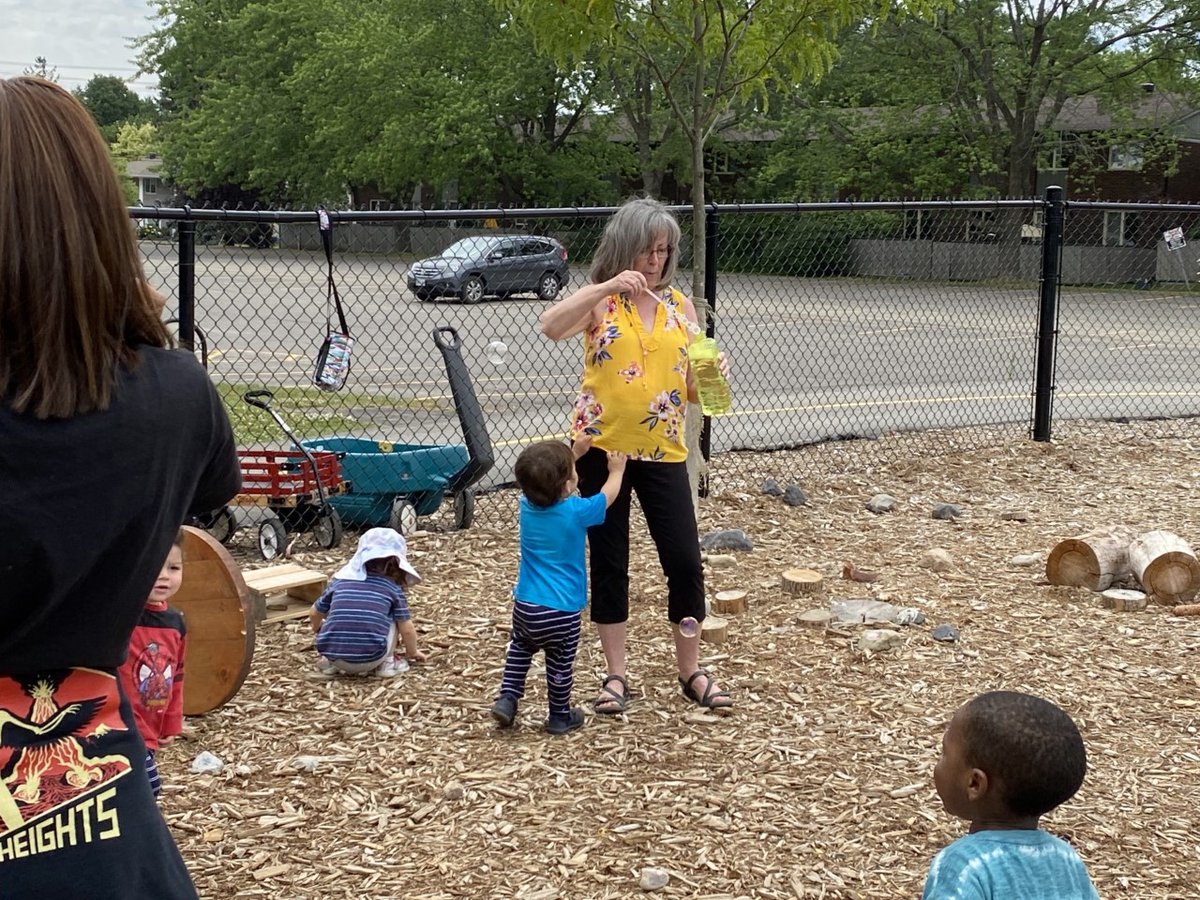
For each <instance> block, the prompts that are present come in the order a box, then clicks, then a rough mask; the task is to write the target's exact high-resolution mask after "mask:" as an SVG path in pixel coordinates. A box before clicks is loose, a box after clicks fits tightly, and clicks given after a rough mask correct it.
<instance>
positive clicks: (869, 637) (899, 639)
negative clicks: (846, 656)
mask: <svg viewBox="0 0 1200 900" xmlns="http://www.w3.org/2000/svg"><path fill="white" fill-rule="evenodd" d="M902 646H904V635H902V634H901V633H900V632H898V631H891V630H889V629H887V628H868V629H867V630H866V631H864V632H863V633H862V634H860V635H859V636H858V649H859V650H861V651H862V652H863V653H881V652H883V651H884V650H891V649H893V648H895V647H902Z"/></svg>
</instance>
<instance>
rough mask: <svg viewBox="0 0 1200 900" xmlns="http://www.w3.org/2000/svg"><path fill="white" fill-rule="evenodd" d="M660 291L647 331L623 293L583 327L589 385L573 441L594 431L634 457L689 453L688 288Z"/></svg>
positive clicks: (605, 444)
mask: <svg viewBox="0 0 1200 900" xmlns="http://www.w3.org/2000/svg"><path fill="white" fill-rule="evenodd" d="M660 297H661V299H662V302H661V303H659V304H658V308H657V309H656V310H655V313H654V327H653V328H652V329H651V331H650V333H649V334H647V333H646V329H645V326H644V325H643V323H642V317H641V316H640V315H639V314H638V311H637V307H636V306H635V305H634V304H633V303H632V302H631V301H629V300H627V299H625V298H624V297H622V296H620V295H617V294H614V295H612V296H610V297H608V298H607V299H606V300H605V307H604V316H603V318H602V319H601V321H600V323H599V324H598V325H594V326H592V327H590V328H588V330H587V331H585V332H584V336H583V338H584V340H583V386H582V388H581V389H580V392H579V398H578V399H577V400H576V401H575V419H574V422H573V423H572V426H571V438H572V439H574V438H577V437H579V436H580V435H584V434H590V435H592V438H593V442H592V445H593V446H595V447H598V448H600V449H601V450H620V451H623V452H625V453H628V454H629V457H630V458H631V459H641V460H654V461H657V462H683V461H684V460H686V459H687V446H686V445H685V443H684V436H683V419H684V413H685V411H686V407H687V346H688V343H689V342H690V340H691V333H690V332H689V330H688V321H689V320H688V317H687V313H686V312H685V309H684V299H685V298H684V296H683V294H681V293H680V292H679V291H677V290H675V289H674V288H667V289H665V290H664V291H662V293H661V294H660Z"/></svg>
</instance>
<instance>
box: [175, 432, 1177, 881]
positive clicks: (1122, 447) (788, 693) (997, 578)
mask: <svg viewBox="0 0 1200 900" xmlns="http://www.w3.org/2000/svg"><path fill="white" fill-rule="evenodd" d="M947 442H948V443H950V444H953V436H952V435H951V436H950V437H949V438H948V439H947ZM906 444H907V445H908V447H907V448H906ZM978 444H979V441H978V436H977V435H976V436H974V437H972V438H971V439H970V440H969V441H966V442H964V444H963V447H964V449H963V450H961V451H960V452H954V451H953V450H952V449H951V450H948V451H947V452H946V453H945V454H943V455H939V456H936V457H928V456H923V455H922V454H921V453H920V452H919V449H918V446H919V445H918V444H917V443H916V442H915V438H912V437H906V436H902V435H901V436H890V437H885V438H882V439H881V440H880V441H878V442H866V441H864V442H853V443H847V444H840V445H823V446H821V447H813V448H807V449H800V450H795V451H787V452H786V453H775V454H761V469H762V472H763V473H764V475H770V474H771V472H772V471H773V467H774V466H777V465H778V466H781V468H780V469H778V471H813V470H814V469H815V470H821V469H822V466H823V460H824V459H825V458H824V457H822V456H821V454H826V455H829V456H828V457H827V458H828V460H829V462H830V465H829V466H828V467H827V468H826V471H828V472H829V473H830V474H829V475H828V476H827V477H823V478H813V479H811V480H809V481H806V482H805V483H803V484H801V485H800V486H801V487H802V488H803V490H804V492H805V494H806V495H807V498H808V504H807V505H806V506H801V507H790V506H787V505H785V504H784V503H782V501H781V500H780V498H778V497H773V496H767V495H764V494H763V493H761V491H760V487H761V482H759V483H749V482H747V481H745V479H742V480H740V481H739V479H737V478H733V477H722V474H721V470H720V463H719V461H718V463H717V468H716V469H715V471H714V473H713V486H714V489H713V493H712V495H711V496H709V497H708V498H707V499H705V500H703V501H702V503H701V534H706V533H708V532H710V531H713V530H716V529H719V528H742V529H744V530H745V531H746V533H747V535H748V536H749V537H750V538H751V539H752V540H753V542H754V545H755V549H754V550H753V551H750V552H735V553H733V554H732V555H734V556H735V558H736V565H733V566H730V567H723V568H719V569H712V570H710V571H709V572H708V575H707V578H708V584H707V586H708V591H709V595H710V597H711V596H713V595H714V594H715V593H716V592H717V591H722V590H732V589H741V590H745V591H747V599H748V609H747V611H746V612H744V613H742V614H740V615H736V616H730V617H729V636H728V639H727V641H726V642H725V644H723V645H721V646H708V645H706V647H705V650H704V659H703V662H704V665H706V666H708V667H709V668H710V669H711V670H712V671H713V672H714V673H715V675H716V676H717V678H718V679H719V680H720V683H721V685H722V686H723V687H725V688H728V689H729V690H730V691H731V692H732V693H733V694H734V697H735V699H736V703H737V707H736V711H735V712H734V713H733V714H732V715H730V716H727V717H723V718H722V717H717V716H713V715H709V714H705V713H702V712H701V711H700V710H699V709H698V708H697V707H695V706H693V705H691V704H689V703H688V702H687V701H686V700H685V699H684V697H683V696H682V694H681V692H680V689H679V685H678V682H677V680H676V672H675V671H674V665H673V658H672V654H671V650H670V645H669V633H668V631H667V626H666V619H665V606H666V593H665V586H664V585H663V583H662V576H661V572H660V570H659V568H658V565H657V560H656V558H655V556H654V552H653V549H652V547H651V545H650V543H649V541H648V539H646V538H645V537H644V528H643V527H641V526H640V525H639V524H637V523H635V525H634V532H635V534H636V535H639V537H638V538H637V539H636V540H635V542H634V559H633V563H632V565H631V584H632V589H633V593H634V600H633V606H634V609H633V613H632V617H631V620H630V641H629V660H630V684H631V686H632V687H633V689H634V692H635V694H634V700H633V702H632V703H631V705H630V707H629V710H628V712H627V714H626V715H625V716H623V717H617V718H606V717H600V716H593V715H592V714H591V709H590V703H591V701H592V699H593V698H594V697H595V695H596V689H597V688H598V686H599V683H600V678H601V677H602V675H603V668H604V663H603V657H602V655H601V654H600V651H599V645H598V643H597V641H596V640H595V633H594V630H593V629H592V628H591V626H590V625H587V624H586V623H585V640H584V643H583V646H582V647H581V650H580V654H579V659H578V661H577V665H576V686H575V697H576V701H577V702H580V703H583V704H585V707H586V709H587V712H588V717H587V722H586V725H585V727H584V728H583V729H581V730H579V731H576V732H574V733H573V734H570V735H567V736H565V737H552V736H550V735H547V734H545V733H543V732H542V731H541V728H540V726H541V723H542V721H543V719H544V718H545V715H546V710H545V696H546V695H545V684H544V680H543V678H542V676H543V671H544V670H543V669H542V668H541V667H540V665H539V664H537V663H535V668H534V670H533V672H531V675H530V680H529V685H528V690H527V694H526V697H525V699H524V701H523V703H522V705H521V709H520V712H519V717H518V723H519V724H518V727H516V728H514V729H512V730H510V731H498V730H497V729H496V727H495V725H494V724H493V722H492V720H491V719H490V717H489V716H488V708H489V706H490V704H491V701H492V699H493V698H494V696H495V691H496V689H497V686H498V684H499V680H500V672H501V668H502V664H503V660H504V647H505V641H506V638H507V628H508V621H509V614H510V601H509V599H508V595H509V590H510V587H511V584H512V581H513V578H514V575H515V569H516V553H517V550H516V547H517V545H516V537H515V528H511V527H488V526H487V525H486V524H477V525H474V526H472V527H471V528H470V529H468V530H466V531H463V532H452V531H427V532H425V533H420V534H417V535H414V536H413V537H412V538H411V541H410V546H411V548H412V551H413V555H412V559H413V562H414V564H415V565H416V567H417V568H418V570H419V571H420V573H421V575H422V576H423V578H424V581H423V582H422V583H421V584H420V585H419V586H418V587H417V588H416V589H415V590H414V591H413V592H412V595H411V598H410V599H411V602H412V606H413V609H414V613H415V619H416V621H417V623H418V626H419V630H420V635H421V642H422V644H423V646H424V648H425V649H427V650H428V651H430V653H431V659H430V661H429V663H428V664H427V665H425V666H422V667H419V668H414V669H413V670H412V671H409V672H407V673H405V674H403V675H401V676H399V677H397V678H395V679H393V680H381V679H376V678H370V677H367V678H339V679H336V680H331V681H322V680H315V679H314V678H313V673H314V672H315V667H314V663H315V659H316V654H315V651H314V650H313V640H312V635H311V633H310V632H309V629H308V625H307V623H306V622H304V621H303V620H299V621H291V622H287V623H272V624H265V625H262V626H260V627H259V629H258V633H257V647H256V651H255V656H254V665H253V668H252V671H251V674H250V677H249V679H248V680H247V681H246V683H245V685H244V686H243V687H242V689H241V690H240V692H239V693H238V695H237V696H236V697H235V698H234V699H233V701H231V702H230V703H229V704H227V705H226V706H224V707H222V708H221V709H219V710H216V711H214V712H212V713H209V714H208V715H206V716H202V717H196V718H193V719H190V720H189V721H188V733H187V734H186V736H185V737H184V738H183V739H182V740H180V741H178V742H177V743H175V744H174V745H172V746H170V747H168V748H165V749H164V750H163V751H162V753H161V754H160V759H159V767H160V769H161V771H162V775H163V780H164V784H165V796H164V801H163V811H164V813H165V815H166V817H167V820H168V822H169V824H170V826H171V829H172V832H173V833H174V835H175V837H176V839H177V840H178V842H179V844H180V846H181V848H182V851H183V854H184V857H185V859H186V861H187V864H188V867H189V869H190V870H191V872H192V874H193V876H194V878H195V880H196V883H197V886H198V888H199V891H200V894H201V896H202V897H206V898H219V900H224V898H237V897H272V898H276V897H279V898H287V900H301V898H322V900H333V898H354V900H365V898H371V900H375V898H379V900H384V898H396V900H398V898H407V900H422V898H424V900H448V898H521V900H551V898H564V900H565V898H618V897H621V898H626V897H636V896H640V895H642V894H643V893H645V892H644V891H643V889H642V888H641V887H639V880H640V878H641V875H642V872H643V870H645V869H647V868H654V869H662V870H665V871H666V872H667V873H668V875H669V879H668V882H667V884H666V886H665V887H663V888H662V889H660V890H658V891H657V892H656V893H657V894H658V895H661V896H664V897H696V898H709V900H716V898H831V900H832V898H913V897H916V896H919V894H920V891H921V887H922V884H923V881H924V877H925V874H926V872H927V870H928V867H929V862H930V860H931V859H932V857H933V855H934V854H935V853H936V852H937V850H938V849H940V848H941V847H942V846H944V845H945V844H947V843H949V842H950V841H952V840H953V839H955V838H956V837H959V836H961V835H962V834H963V833H965V829H966V825H965V823H963V822H961V821H957V820H955V819H952V818H951V817H950V816H948V815H947V814H946V813H945V812H944V811H943V810H942V808H941V804H940V802H939V801H938V799H937V796H936V794H935V792H934V788H933V781H932V770H933V765H934V762H935V760H936V759H937V754H938V750H939V745H940V741H941V736H942V731H943V729H944V727H945V724H946V722H947V720H948V719H949V717H950V715H951V714H952V713H953V711H954V709H955V708H956V707H957V706H958V705H960V704H961V703H963V702H964V701H966V700H967V699H969V698H970V697H971V696H973V695H975V694H976V693H979V692H982V691H986V690H991V689H997V688H1007V689H1014V690H1023V691H1029V692H1032V693H1036V694H1040V695H1042V696H1045V697H1047V698H1049V699H1051V700H1053V701H1055V702H1056V703H1058V704H1060V705H1061V706H1063V707H1064V708H1065V709H1066V710H1067V711H1068V712H1069V713H1071V715H1072V716H1073V717H1074V718H1075V720H1076V721H1077V722H1078V724H1079V726H1080V728H1081V730H1082V731H1083V734H1084V738H1085V740H1086V742H1087V747H1088V753H1089V763H1090V769H1089V772H1088V776H1087V780H1086V781H1085V783H1084V786H1083V788H1082V790H1081V791H1080V793H1079V794H1078V795H1077V796H1076V797H1075V798H1074V799H1072V800H1070V801H1069V802H1068V803H1066V804H1065V805H1064V806H1063V807H1061V808H1060V809H1058V810H1056V811H1055V812H1053V813H1051V814H1050V815H1049V816H1048V817H1047V818H1046V819H1045V820H1043V825H1044V827H1046V828H1047V829H1048V830H1050V831H1051V832H1053V833H1055V834H1057V835H1059V836H1061V837H1063V838H1065V839H1067V840H1068V841H1070V842H1071V843H1072V844H1073V845H1074V846H1075V847H1076V848H1077V849H1078V850H1079V852H1080V854H1081V855H1082V857H1083V859H1084V860H1085V862H1086V863H1087V865H1088V868H1089V870H1090V872H1091V875H1092V879H1093V881H1094V882H1095V883H1096V886H1097V888H1098V890H1099V893H1100V895H1101V896H1102V897H1105V898H1115V897H1129V898H1146V900H1150V898H1154V900H1166V898H1179V900H1182V898H1189V900H1190V898H1194V897H1196V896H1197V887H1196V885H1197V883H1200V746H1198V731H1197V729H1198V728H1200V690H1198V681H1200V666H1198V665H1197V657H1198V653H1197V651H1198V650H1200V618H1195V617H1192V618H1184V617H1177V616H1173V615H1172V614H1171V610H1170V609H1167V608H1164V607H1159V606H1153V605H1152V606H1151V607H1149V608H1148V609H1147V610H1145V611H1143V612H1136V613H1128V612H1116V611H1113V610H1110V609H1105V608H1102V607H1101V605H1100V602H1099V599H1098V597H1097V596H1095V595H1092V594H1091V593H1089V592H1088V591H1086V590H1083V589H1074V588H1063V587H1049V586H1046V585H1045V584H1043V583H1040V582H1042V580H1043V576H1044V559H1045V556H1046V554H1047V553H1048V551H1049V550H1050V548H1051V547H1052V546H1053V545H1054V544H1055V543H1056V542H1057V541H1059V540H1062V539H1063V538H1066V537H1071V536H1074V535H1078V534H1082V533H1083V532H1086V531H1089V530H1091V529H1093V528H1096V527H1099V526H1101V525H1105V524H1110V523H1115V522H1124V523H1128V524H1130V525H1133V526H1136V527H1138V528H1139V529H1142V530H1151V529H1156V528H1163V529H1168V530H1170V531H1173V532H1175V533H1176V534H1179V535H1180V536H1182V537H1184V538H1185V539H1186V540H1188V541H1189V543H1190V544H1191V545H1192V546H1193V547H1195V546H1196V545H1197V542H1200V502H1198V497H1200V422H1196V421H1176V422H1148V423H1134V424H1132V425H1123V424H1112V423H1082V424H1079V425H1077V426H1072V427H1069V428H1061V429H1060V432H1059V434H1057V435H1056V439H1055V441H1054V442H1053V443H1050V444H1035V443H1032V442H1029V441H1016V442H1014V441H1011V440H1005V441H1002V442H997V443H994V444H992V445H990V446H985V447H979V446H978ZM881 450H886V451H887V452H886V453H885V454H882V457H883V458H885V459H886V460H887V461H886V462H885V463H883V464H878V463H876V462H875V461H874V460H876V459H878V458H880V457H881V453H880V451H881ZM906 450H907V452H906ZM789 454H806V455H809V456H810V457H811V458H808V459H805V460H803V461H799V462H798V461H796V460H790V461H789V460H788V459H786V457H787V456H788V455H789ZM833 454H836V456H837V458H836V460H834V458H833V456H832V455H833ZM847 457H850V458H849V459H848V458H847ZM835 462H836V465H835V464H834V463H835ZM784 484H786V483H784ZM877 493H888V494H891V495H892V496H893V497H895V498H897V500H898V501H899V502H898V504H897V506H896V508H895V509H894V510H892V511H891V512H888V513H884V514H879V515H876V514H874V513H871V512H869V511H867V509H866V508H865V505H866V502H867V501H868V500H869V499H870V498H871V497H872V496H873V495H875V494H877ZM479 503H480V508H479V521H480V522H484V523H486V522H488V521H503V520H505V519H506V518H507V519H509V520H512V521H515V515H513V514H512V508H511V507H512V504H515V495H514V493H513V492H511V491H507V492H501V493H498V494H493V495H487V496H484V497H481V498H480V501H479ZM940 503H953V504H955V505H957V506H959V507H961V508H962V511H963V514H962V515H961V516H959V517H958V518H956V519H954V520H952V521H943V520H937V519H933V518H932V517H931V510H932V509H933V508H934V506H936V505H937V504H940ZM504 504H508V506H506V507H504V508H503V509H501V508H500V506H497V505H504ZM499 513H504V515H499ZM239 540H241V542H242V543H245V544H246V545H247V546H246V547H245V548H235V554H236V555H237V556H238V559H239V562H241V564H242V565H243V566H246V567H253V566H256V565H263V563H262V561H261V560H255V559H253V558H252V556H251V554H250V552H249V544H250V543H251V539H250V538H249V537H246V538H244V539H239ZM353 540H354V535H353V534H348V535H347V538H346V540H345V542H344V543H343V545H342V547H341V548H339V550H338V551H336V552H321V551H315V550H312V549H311V547H312V545H311V542H307V541H304V540H302V541H301V542H300V545H299V547H298V549H299V550H300V552H298V553H297V555H296V561H297V562H301V563H304V564H305V565H308V566H310V567H313V568H319V569H322V570H323V571H327V572H332V571H334V570H335V569H336V568H337V567H338V566H339V565H341V563H342V562H344V560H345V559H346V558H348V556H349V555H350V554H351V553H352V552H353ZM934 548H942V549H944V550H946V551H948V552H949V554H950V556H951V558H952V559H953V562H954V567H953V568H952V569H951V570H949V571H946V572H935V571H933V570H932V569H930V568H925V567H922V566H920V565H919V564H918V563H919V561H920V559H921V556H922V554H923V553H924V552H925V551H927V550H930V549H934ZM1023 554H1025V555H1028V554H1038V555H1039V558H1040V560H1042V561H1043V562H1042V563H1039V564H1035V565H1032V566H1022V565H1016V564H1014V563H1013V561H1012V560H1013V558H1014V557H1017V556H1020V555H1023ZM848 564H849V565H850V566H852V567H857V568H859V569H864V570H868V571H870V572H873V573H877V574H878V575H879V578H878V580H876V581H874V582H871V583H861V582H856V581H853V580H845V579H843V578H842V573H843V570H844V568H845V567H846V566H847V565H848ZM792 567H807V568H812V569H815V570H817V571H818V572H820V573H822V574H823V575H824V578H825V585H826V589H827V591H826V598H825V599H826V600H828V599H849V598H872V599H878V600H886V601H888V602H890V603H893V604H896V605H898V606H912V607H916V608H918V609H919V610H921V611H922V612H923V613H924V614H925V622H924V623H923V624H920V625H910V626H903V627H899V630H900V631H902V633H903V635H904V643H903V645H902V646H901V647H899V648H898V649H893V650H889V651H885V652H881V653H877V654H874V655H869V656H868V655H864V654H863V653H862V652H860V651H859V650H858V649H857V647H856V640H855V639H856V637H857V631H858V630H860V629H854V628H848V629H829V628H821V627H817V628H814V627H812V626H811V625H806V624H804V623H802V622H801V621H799V619H798V616H799V614H800V613H803V612H805V611H806V609H811V608H812V607H813V606H814V605H818V606H819V605H822V604H821V603H819V602H818V603H816V604H814V603H812V602H809V601H807V600H805V599H804V598H799V597H795V596H791V595H788V594H785V593H783V592H782V591H781V590H780V587H779V584H780V579H779V576H780V573H781V572H782V571H783V570H784V569H787V568H792ZM939 624H951V625H953V626H954V627H955V628H957V629H959V632H960V636H959V638H958V640H957V641H956V642H954V643H942V642H938V641H934V640H933V639H932V637H931V632H932V629H933V628H934V627H935V626H937V625H939ZM202 750H207V751H209V752H211V753H214V754H216V755H217V756H218V757H220V759H221V760H223V761H224V763H225V768H224V770H223V771H222V772H221V773H219V774H215V775H199V774H192V773H191V772H190V771H189V766H190V763H191V761H192V759H193V758H194V757H195V756H196V755H197V754H198V753H200V752H201V751H202Z"/></svg>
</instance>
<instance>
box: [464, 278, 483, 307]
mask: <svg viewBox="0 0 1200 900" xmlns="http://www.w3.org/2000/svg"><path fill="white" fill-rule="evenodd" d="M482 299H483V279H482V278H480V277H479V276H478V275H472V276H471V277H470V278H468V279H467V280H466V281H464V282H463V286H462V301H463V303H478V302H479V301H480V300H482Z"/></svg>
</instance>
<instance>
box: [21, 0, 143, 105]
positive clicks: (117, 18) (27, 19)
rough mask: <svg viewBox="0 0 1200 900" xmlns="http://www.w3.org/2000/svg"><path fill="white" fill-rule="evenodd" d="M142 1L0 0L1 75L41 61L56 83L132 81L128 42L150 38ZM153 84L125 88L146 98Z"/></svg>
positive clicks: (140, 81)
mask: <svg viewBox="0 0 1200 900" xmlns="http://www.w3.org/2000/svg"><path fill="white" fill-rule="evenodd" d="M150 13H151V7H150V5H149V4H148V3H147V2H146V0H0V76H10V75H20V74H21V72H22V71H23V70H24V68H25V67H26V66H32V65H33V61H34V58H35V57H38V56H44V57H46V62H47V63H49V64H50V66H51V67H52V68H57V69H58V80H59V83H60V84H62V85H63V86H64V87H67V88H77V87H83V85H85V84H87V82H88V79H90V78H91V77H92V76H93V75H116V76H117V77H119V78H122V79H126V80H128V79H131V78H133V76H134V72H135V71H136V70H137V63H136V62H135V61H134V58H133V57H134V55H135V53H134V51H133V50H132V49H130V47H129V42H130V39H131V38H133V37H137V36H141V35H144V34H147V33H149V31H150V30H151V27H152V23H151V22H150V21H149V19H148V18H147V17H148V16H149V15H150ZM156 85H157V80H156V79H155V78H154V77H153V76H147V75H143V76H141V77H140V78H139V79H138V80H137V81H136V82H132V83H129V86H130V88H131V89H133V90H134V91H136V92H137V93H139V94H141V95H143V96H145V95H147V94H150V93H153V91H154V89H155V87H156Z"/></svg>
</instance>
